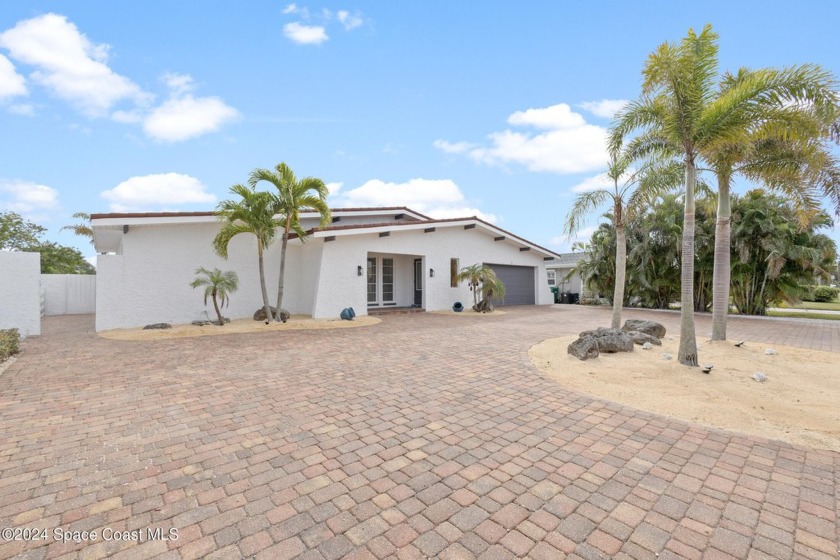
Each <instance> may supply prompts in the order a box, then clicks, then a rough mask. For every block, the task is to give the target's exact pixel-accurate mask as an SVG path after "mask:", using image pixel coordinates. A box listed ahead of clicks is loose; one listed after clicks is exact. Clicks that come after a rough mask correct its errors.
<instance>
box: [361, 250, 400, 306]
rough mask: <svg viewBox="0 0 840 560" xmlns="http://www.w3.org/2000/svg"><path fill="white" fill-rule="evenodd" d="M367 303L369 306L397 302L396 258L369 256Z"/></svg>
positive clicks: (394, 303)
mask: <svg viewBox="0 0 840 560" xmlns="http://www.w3.org/2000/svg"><path fill="white" fill-rule="evenodd" d="M367 304H368V307H377V306H380V305H396V304H397V302H396V300H395V298H394V259H392V258H390V257H368V260H367Z"/></svg>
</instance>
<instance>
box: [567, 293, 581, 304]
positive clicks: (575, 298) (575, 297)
mask: <svg viewBox="0 0 840 560" xmlns="http://www.w3.org/2000/svg"><path fill="white" fill-rule="evenodd" d="M569 303H575V304H577V303H580V294H579V293H577V292H570V293H569Z"/></svg>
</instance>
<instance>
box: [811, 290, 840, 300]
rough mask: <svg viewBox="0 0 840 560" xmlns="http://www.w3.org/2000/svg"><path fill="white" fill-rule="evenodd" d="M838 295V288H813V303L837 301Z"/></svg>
mask: <svg viewBox="0 0 840 560" xmlns="http://www.w3.org/2000/svg"><path fill="white" fill-rule="evenodd" d="M838 295H840V288H834V287H832V286H817V287H816V288H814V301H819V302H823V303H829V302H832V301H834V300H835V299H837V296H838Z"/></svg>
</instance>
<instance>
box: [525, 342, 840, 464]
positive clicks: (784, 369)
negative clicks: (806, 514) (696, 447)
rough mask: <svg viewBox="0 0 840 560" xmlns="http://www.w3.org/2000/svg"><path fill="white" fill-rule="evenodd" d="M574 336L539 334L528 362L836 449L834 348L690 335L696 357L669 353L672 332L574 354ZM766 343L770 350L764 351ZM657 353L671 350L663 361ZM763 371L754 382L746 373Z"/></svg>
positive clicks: (607, 390) (669, 406)
mask: <svg viewBox="0 0 840 560" xmlns="http://www.w3.org/2000/svg"><path fill="white" fill-rule="evenodd" d="M576 339H577V336H567V337H563V338H553V339H548V340H545V341H543V342H541V343H539V344H537V345H536V346H534V347H532V348H531V349H530V351H529V355H530V357H531V361H532V363H533V364H534V365H535V366H537V368H539V369H540V371H542V372H544V373H545V374H547V375H548V376H549V377H551V378H552V379H555V380H556V381H558V382H559V383H560V384H562V385H564V386H566V387H569V388H571V389H575V390H578V391H581V392H583V393H588V394H591V395H594V396H597V397H603V398H605V399H609V400H611V401H615V402H619V403H622V404H626V405H628V406H632V407H635V408H639V409H643V410H648V411H652V412H657V413H660V414H666V415H669V416H673V417H675V418H681V419H683V420H690V421H692V422H697V423H699V424H705V425H708V426H714V427H718V428H724V429H729V430H736V431H740V432H745V433H748V434H752V435H757V436H763V437H767V438H770V439H780V440H783V441H787V442H790V443H796V444H801V445H806V446H810V447H816V448H820V449H832V450H834V451H840V372H838V368H837V363H838V361H840V354H837V353H833V352H822V351H819V350H808V349H804V348H795V347H791V346H778V345H769V344H766V343H760V342H750V341H747V342H746V344H744V346H743V347H741V348H736V347H735V346H734V343H733V341H726V342H711V341H708V340H706V341H701V340H698V341H697V345H698V352H699V355H700V362H701V365H703V364H714V366H715V367H714V369H712V371H711V373H710V374H708V375H706V374H703V373H702V372H701V370H700V368H689V367H686V366H683V365H680V364H679V363H678V362H677V361H676V355H677V349H678V346H679V339H677V338H676V337H673V338H672V339H669V338H668V337H666V338H665V339H663V340H662V346H661V347H659V346H654V347H653V349H651V350H643V349H642V348H641V347H640V346H636V347H635V350H634V351H633V352H627V353H617V354H601V355H600V356H599V357H597V358H594V359H591V360H586V361H581V360H578V359H577V358H575V357H574V356H571V355H569V354H568V353H567V352H566V348H567V346H568V345H569V343H571V342H572V341H574V340H576ZM767 348H773V349H774V350H776V352H777V354H776V355H767V354H765V350H766V349H767ZM663 353H668V354H671V355H673V356H674V358H673V359H672V360H670V361H668V360H665V359H663V356H662V355H663ZM756 372H762V373H765V374H766V375H767V378H768V379H767V381H765V382H763V383H759V382H757V381H754V380H753V379H752V378H751V376H752V375H753V374H754V373H756Z"/></svg>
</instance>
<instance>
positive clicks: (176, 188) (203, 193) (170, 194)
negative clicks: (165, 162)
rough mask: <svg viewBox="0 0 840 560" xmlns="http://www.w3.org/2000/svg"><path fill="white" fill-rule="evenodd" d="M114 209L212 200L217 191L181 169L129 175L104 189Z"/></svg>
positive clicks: (145, 209) (200, 202) (150, 207)
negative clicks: (213, 191)
mask: <svg viewBox="0 0 840 560" xmlns="http://www.w3.org/2000/svg"><path fill="white" fill-rule="evenodd" d="M100 195H101V196H102V198H104V199H105V200H108V201H109V202H110V203H111V210H112V211H113V212H132V211H148V210H156V209H158V208H161V207H163V208H170V209H171V208H177V207H178V206H181V205H192V204H203V205H207V204H211V203H213V202H215V201H216V197H215V195H213V194H212V193H209V192H207V187H206V186H205V185H204V184H203V183H202V182H201V181H199V180H198V179H196V178H195V177H191V176H189V175H184V174H182V173H158V174H153V175H142V176H136V177H131V178H129V179H126V180H125V181H123V182H122V183H120V184H119V185H117V186H116V187H114V188H113V189H109V190H106V191H102V193H100Z"/></svg>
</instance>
